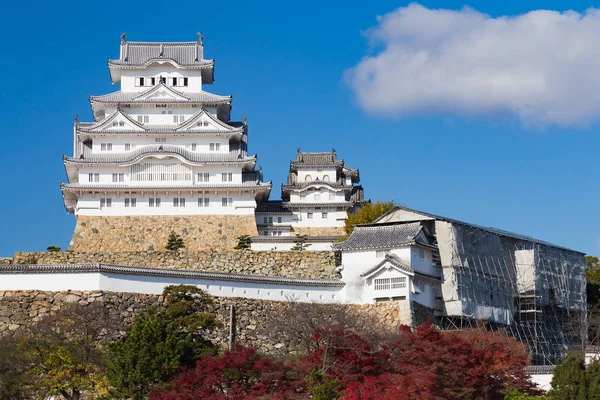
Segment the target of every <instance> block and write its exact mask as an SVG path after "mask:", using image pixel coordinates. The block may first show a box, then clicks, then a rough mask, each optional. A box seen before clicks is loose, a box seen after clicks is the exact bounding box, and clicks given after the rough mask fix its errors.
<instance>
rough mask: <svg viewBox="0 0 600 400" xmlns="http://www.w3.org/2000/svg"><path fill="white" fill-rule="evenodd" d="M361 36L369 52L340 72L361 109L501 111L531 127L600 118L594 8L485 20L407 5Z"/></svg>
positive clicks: (389, 112)
mask: <svg viewBox="0 0 600 400" xmlns="http://www.w3.org/2000/svg"><path fill="white" fill-rule="evenodd" d="M366 35H367V37H368V38H369V40H370V42H371V44H372V45H373V46H374V47H373V49H374V50H375V53H374V54H372V55H369V56H366V57H365V58H364V59H363V60H361V61H360V62H359V63H358V64H357V65H356V66H355V67H354V68H352V69H350V70H348V71H346V79H347V82H348V83H349V85H350V87H351V88H352V89H353V91H354V93H355V95H356V97H357V100H358V102H359V104H360V106H361V107H362V108H363V109H365V110H366V111H368V112H372V113H375V114H380V115H384V116H398V115H400V116H402V115H406V114H411V113H429V112H441V113H451V114H461V115H465V114H466V115H488V114H494V113H509V114H514V115H516V116H518V117H519V119H520V120H521V121H522V122H523V123H525V124H527V125H530V124H532V125H538V126H548V125H559V126H577V125H586V124H589V123H591V122H594V121H596V120H598V119H599V117H600V39H599V38H600V10H598V9H589V10H587V11H586V12H585V13H577V12H574V11H566V12H557V11H546V10H536V11H530V12H528V13H526V14H522V15H517V16H506V17H498V18H492V17H490V16H488V15H486V14H482V13H480V12H478V11H476V10H473V9H471V8H463V9H462V10H460V11H454V10H443V9H428V8H425V7H423V6H421V5H419V4H414V3H413V4H410V5H409V6H407V7H401V8H398V9H397V10H395V11H393V12H391V13H389V14H386V15H384V16H381V17H378V25H377V26H376V27H374V28H372V29H370V30H368V31H367V32H366Z"/></svg>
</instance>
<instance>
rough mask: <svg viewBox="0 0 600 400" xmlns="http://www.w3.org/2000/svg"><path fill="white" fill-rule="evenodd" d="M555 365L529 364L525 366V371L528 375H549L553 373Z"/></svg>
mask: <svg viewBox="0 0 600 400" xmlns="http://www.w3.org/2000/svg"><path fill="white" fill-rule="evenodd" d="M555 368H556V365H530V366H528V367H525V373H526V374H528V375H550V374H553V373H554V369H555Z"/></svg>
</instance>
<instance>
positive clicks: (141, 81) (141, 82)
mask: <svg viewBox="0 0 600 400" xmlns="http://www.w3.org/2000/svg"><path fill="white" fill-rule="evenodd" d="M140 86H144V78H140Z"/></svg>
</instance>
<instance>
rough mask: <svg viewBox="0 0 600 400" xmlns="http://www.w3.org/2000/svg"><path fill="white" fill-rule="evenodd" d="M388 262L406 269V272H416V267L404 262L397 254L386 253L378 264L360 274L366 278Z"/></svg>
mask: <svg viewBox="0 0 600 400" xmlns="http://www.w3.org/2000/svg"><path fill="white" fill-rule="evenodd" d="M386 263H390V264H392V265H393V266H395V267H397V268H399V269H401V270H403V271H406V272H410V273H411V274H412V273H414V272H415V270H414V269H412V268H411V267H410V266H408V265H406V264H404V263H403V262H402V260H400V259H399V258H398V257H397V256H395V255H393V254H386V256H385V257H384V259H383V260H382V261H381V262H380V263H378V264H377V265H375V266H374V267H373V268H371V269H370V270H368V271H367V272H364V273H362V274H360V276H361V277H362V278H366V277H367V276H369V275H372V274H373V273H374V272H376V271H377V270H378V269H380V268H381V267H383V266H384V265H385V264H386Z"/></svg>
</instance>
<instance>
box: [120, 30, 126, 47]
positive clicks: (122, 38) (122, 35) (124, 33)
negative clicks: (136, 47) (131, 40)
mask: <svg viewBox="0 0 600 400" xmlns="http://www.w3.org/2000/svg"><path fill="white" fill-rule="evenodd" d="M126 35H127V32H125V31H123V33H121V44H124V43H125V42H126V41H127V40H125V36H126Z"/></svg>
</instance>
